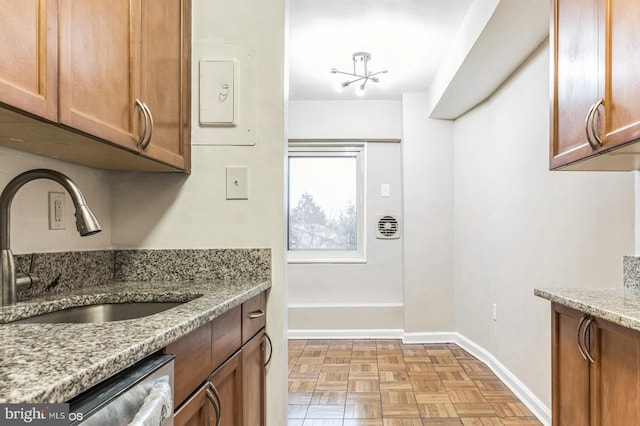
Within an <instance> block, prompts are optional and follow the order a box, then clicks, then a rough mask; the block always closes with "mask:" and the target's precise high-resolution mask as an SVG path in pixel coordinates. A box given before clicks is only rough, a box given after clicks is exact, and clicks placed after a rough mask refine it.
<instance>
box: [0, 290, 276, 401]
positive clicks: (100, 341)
mask: <svg viewBox="0 0 640 426" xmlns="http://www.w3.org/2000/svg"><path fill="white" fill-rule="evenodd" d="M270 287H271V283H270V282H269V281H248V280H236V281H224V280H218V281H207V282H193V281H182V282H180V281H171V282H169V281H161V282H159V281H141V282H126V283H123V282H114V283H109V284H103V285H99V286H95V287H85V288H82V289H76V290H70V291H68V292H65V293H58V294H56V295H51V296H44V297H38V298H34V299H31V300H28V301H25V302H19V303H18V304H16V305H15V306H11V307H3V308H0V323H2V324H0V342H2V345H1V346H0V403H7V402H8V403H17V402H28V403H41V402H42V403H45V402H50V403H56V402H64V401H67V400H69V399H70V398H72V397H74V396H76V395H77V394H79V393H81V392H83V391H84V390H86V389H88V388H90V387H91V386H93V385H95V384H97V383H99V382H101V381H102V380H104V379H106V378H108V377H110V376H112V375H113V374H115V373H117V372H119V371H121V370H122V369H124V368H126V367H128V366H129V365H131V364H132V363H134V362H135V361H137V360H139V359H141V358H143V357H145V356H146V355H149V354H151V353H153V352H155V351H157V350H159V349H161V348H163V347H165V346H167V345H168V344H169V343H171V342H173V341H175V340H177V339H178V338H180V337H182V336H184V335H186V334H188V333H189V332H191V331H193V330H195V329H196V328H197V327H199V326H201V325H203V324H205V323H207V322H209V321H211V320H212V319H214V318H216V317H217V316H219V315H221V314H223V313H224V312H226V311H228V310H230V309H232V308H234V307H236V306H238V305H240V304H241V303H242V302H244V301H246V300H248V299H250V298H252V297H253V296H255V295H257V294H259V293H261V292H263V291H265V290H267V289H269V288H270ZM159 301H167V302H186V303H184V304H182V305H179V306H177V307H175V308H172V309H169V310H167V311H164V312H161V313H158V314H155V315H151V316H148V317H144V318H140V319H131V320H125V321H114V322H105V323H94V324H68V323H67V324H11V323H7V322H8V321H14V320H16V319H20V318H25V317H29V316H33V315H37V314H41V313H46V312H51V311H56V310H60V309H63V308H66V307H72V306H82V305H87V304H95V303H113V302H159Z"/></svg>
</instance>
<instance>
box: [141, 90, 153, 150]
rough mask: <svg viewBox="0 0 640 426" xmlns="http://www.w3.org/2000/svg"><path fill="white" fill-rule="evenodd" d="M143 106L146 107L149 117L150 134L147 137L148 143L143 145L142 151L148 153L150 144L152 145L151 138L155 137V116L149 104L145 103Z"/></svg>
mask: <svg viewBox="0 0 640 426" xmlns="http://www.w3.org/2000/svg"><path fill="white" fill-rule="evenodd" d="M142 106H143V107H144V109H145V111H147V116H148V117H149V134H148V135H147V140H146V142H145V143H144V144H143V145H142V150H143V151H146V149H147V148H148V147H149V144H150V143H151V137H152V136H153V114H151V110H150V109H149V107H148V106H147V104H145V103H144V102H143V103H142Z"/></svg>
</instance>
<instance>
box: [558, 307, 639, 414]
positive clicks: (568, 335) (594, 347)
mask: <svg viewBox="0 0 640 426" xmlns="http://www.w3.org/2000/svg"><path fill="white" fill-rule="evenodd" d="M552 313H553V316H552V370H553V378H552V393H553V395H552V400H553V401H552V404H553V405H552V423H553V425H563V426H564V425H570V426H580V425H598V426H600V425H601V426H607V425H612V426H624V425H630V426H631V425H638V424H640V385H639V383H640V332H637V331H634V330H630V329H627V328H624V327H621V326H619V325H616V324H613V323H611V322H609V321H605V320H602V319H599V318H593V317H590V316H588V315H585V314H583V313H581V312H579V311H576V310H573V309H570V308H567V307H564V306H561V305H557V304H553V308H552ZM581 349H582V351H581ZM582 352H584V356H583V353H582ZM589 357H591V359H592V361H591V360H590V359H589Z"/></svg>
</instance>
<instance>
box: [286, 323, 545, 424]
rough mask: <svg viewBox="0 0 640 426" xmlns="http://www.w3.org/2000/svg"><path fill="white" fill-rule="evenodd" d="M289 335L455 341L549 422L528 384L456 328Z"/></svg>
mask: <svg viewBox="0 0 640 426" xmlns="http://www.w3.org/2000/svg"><path fill="white" fill-rule="evenodd" d="M288 337H289V339H367V338H368V339H373V338H377V339H402V341H403V342H404V343H415V344H418V343H455V344H457V345H458V346H460V347H461V348H462V349H464V350H466V351H467V352H469V353H470V354H471V355H473V356H474V357H475V358H477V359H478V360H479V361H481V362H483V363H484V364H486V366H487V367H489V368H490V369H491V371H493V373H494V374H495V375H496V376H497V377H498V378H499V379H500V380H501V381H502V383H504V384H505V385H506V386H507V387H508V388H509V389H510V390H511V392H513V393H514V395H515V396H516V397H517V398H518V399H519V400H520V401H521V402H522V403H523V404H524V405H526V406H527V408H528V409H529V410H531V412H532V413H533V415H534V416H536V417H537V418H538V420H540V422H542V424H543V425H545V426H549V425H551V410H550V409H549V407H547V406H546V405H545V404H544V403H543V402H542V401H540V399H538V397H537V396H535V395H534V394H533V392H531V391H530V390H529V388H527V387H526V386H525V385H524V383H522V382H521V381H520V379H518V378H517V377H516V376H515V375H514V374H513V373H512V372H511V371H509V369H508V368H507V367H505V366H504V365H503V364H502V363H501V362H500V361H498V359H496V357H494V356H493V355H492V354H491V353H490V352H489V351H487V350H486V349H484V348H483V347H482V346H480V345H478V344H476V343H475V342H473V341H472V340H470V339H468V338H467V337H465V336H463V335H462V334H460V333H457V332H428V333H405V332H404V331H403V330H400V329H388V330H384V329H381V330H289V332H288Z"/></svg>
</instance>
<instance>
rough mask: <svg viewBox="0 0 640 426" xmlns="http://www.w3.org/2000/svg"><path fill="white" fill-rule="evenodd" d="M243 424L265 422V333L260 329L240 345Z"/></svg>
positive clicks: (248, 425) (260, 423)
mask: <svg viewBox="0 0 640 426" xmlns="http://www.w3.org/2000/svg"><path fill="white" fill-rule="evenodd" d="M242 372H243V376H242V378H243V381H242V401H243V406H244V419H243V420H244V421H243V425H244V426H262V425H264V422H265V416H264V414H265V412H264V406H265V403H264V397H265V374H264V373H265V333H264V329H262V330H261V331H260V332H259V333H258V334H256V335H255V336H254V337H253V338H252V339H251V340H249V341H248V342H247V343H246V344H245V345H244V346H243V347H242Z"/></svg>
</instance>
